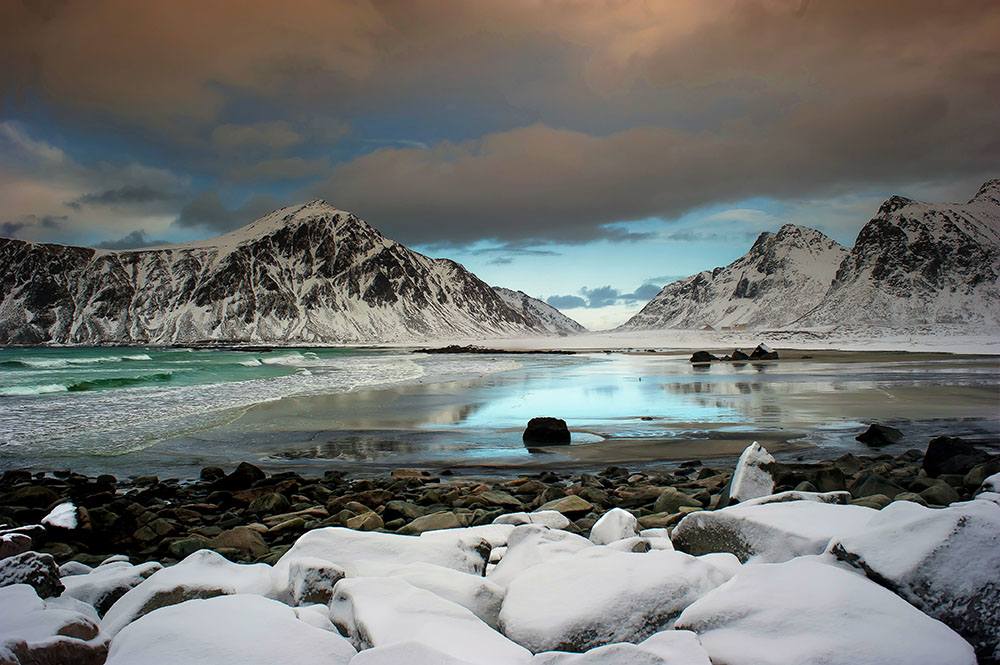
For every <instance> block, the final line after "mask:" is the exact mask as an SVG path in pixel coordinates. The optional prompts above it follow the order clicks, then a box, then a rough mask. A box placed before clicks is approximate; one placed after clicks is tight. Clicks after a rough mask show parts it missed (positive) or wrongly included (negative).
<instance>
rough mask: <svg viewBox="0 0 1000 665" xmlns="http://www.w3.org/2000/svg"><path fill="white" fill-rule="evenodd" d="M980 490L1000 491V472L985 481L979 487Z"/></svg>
mask: <svg viewBox="0 0 1000 665" xmlns="http://www.w3.org/2000/svg"><path fill="white" fill-rule="evenodd" d="M979 491H980V492H993V493H1000V473H995V474H993V475H992V476H989V477H988V478H987V479H986V480H984V481H983V484H982V485H981V486H980V487H979Z"/></svg>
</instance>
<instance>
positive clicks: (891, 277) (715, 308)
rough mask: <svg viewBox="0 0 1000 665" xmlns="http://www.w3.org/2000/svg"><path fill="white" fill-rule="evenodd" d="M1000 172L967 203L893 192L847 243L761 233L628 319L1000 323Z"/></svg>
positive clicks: (804, 231)
mask: <svg viewBox="0 0 1000 665" xmlns="http://www.w3.org/2000/svg"><path fill="white" fill-rule="evenodd" d="M998 280H1000V180H990V181H989V182H987V183H986V184H985V185H983V187H982V188H981V189H980V190H979V192H978V193H977V194H976V196H975V197H973V199H972V200H971V201H969V202H968V203H966V204H929V203H919V202H916V201H912V200H911V199H907V198H904V197H901V196H893V197H891V198H889V199H888V200H887V201H886V202H885V203H883V204H882V206H881V207H880V208H879V211H878V214H876V216H875V217H874V218H872V219H871V221H869V222H868V223H867V224H866V225H865V226H864V227H863V228H862V229H861V231H860V232H859V234H858V238H857V241H856V243H855V245H854V248H853V249H851V250H847V249H845V248H843V247H842V246H840V245H838V244H837V243H836V242H834V241H833V240H830V239H829V238H827V237H826V236H824V235H823V234H822V233H820V232H819V231H814V230H812V229H808V228H805V227H800V226H792V225H786V226H783V227H782V228H781V230H780V231H778V233H777V234H771V233H763V234H761V236H760V237H759V238H758V239H757V241H756V242H755V243H754V245H753V247H751V248H750V251H749V252H747V254H746V255H744V256H743V257H741V258H739V259H737V260H736V261H734V262H733V263H731V264H729V265H728V266H726V267H724V268H716V269H715V270H713V271H711V272H709V271H705V272H701V273H698V274H697V275H693V276H691V277H688V278H686V279H683V280H680V281H677V282H674V283H672V284H668V285H667V286H665V287H663V289H662V290H661V291H660V293H659V294H657V296H656V297H655V298H653V300H651V301H650V302H649V303H648V304H647V305H646V307H644V308H643V309H642V311H640V312H639V313H638V314H636V315H635V316H634V317H632V318H631V319H630V320H629V321H628V322H626V323H625V324H624V325H623V326H622V329H633V330H634V329H649V328H671V327H672V328H700V327H702V326H705V325H711V326H713V327H716V328H719V327H729V326H746V327H751V328H760V327H791V328H807V327H811V326H829V325H878V326H904V327H905V326H911V325H920V324H941V323H959V324H972V325H974V326H979V327H983V326H986V327H990V328H992V329H995V327H996V326H997V325H998V324H1000V283H998Z"/></svg>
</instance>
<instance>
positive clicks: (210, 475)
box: [199, 466, 226, 483]
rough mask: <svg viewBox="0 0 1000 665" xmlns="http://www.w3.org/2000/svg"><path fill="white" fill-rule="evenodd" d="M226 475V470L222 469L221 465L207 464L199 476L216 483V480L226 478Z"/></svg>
mask: <svg viewBox="0 0 1000 665" xmlns="http://www.w3.org/2000/svg"><path fill="white" fill-rule="evenodd" d="M225 475H226V472H225V471H224V470H222V469H221V468H220V467H217V466H206V467H205V468H203V469H202V470H201V474H200V475H199V478H201V479H202V480H204V481H205V482H209V483H214V482H215V481H216V480H219V479H220V478H224V477H225Z"/></svg>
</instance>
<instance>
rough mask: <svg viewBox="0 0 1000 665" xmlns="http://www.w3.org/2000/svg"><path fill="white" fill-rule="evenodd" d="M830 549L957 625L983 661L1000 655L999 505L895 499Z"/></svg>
mask: <svg viewBox="0 0 1000 665" xmlns="http://www.w3.org/2000/svg"><path fill="white" fill-rule="evenodd" d="M903 504H907V505H903ZM830 549H831V551H832V553H833V554H834V555H835V556H836V557H837V558H838V559H841V560H843V561H846V562H848V563H850V564H852V565H854V566H857V567H858V568H860V569H862V570H863V571H864V572H865V574H867V575H868V576H869V577H870V578H871V579H872V580H874V581H876V582H878V583H880V584H882V585H884V586H886V587H887V588H889V589H891V590H892V591H895V592H896V593H897V594H899V595H900V596H901V597H902V598H904V599H905V600H907V601H908V602H909V603H911V604H912V605H913V606H914V607H917V608H918V609H921V610H923V611H924V612H926V613H927V614H928V615H930V616H932V617H934V618H935V619H939V620H941V621H943V622H944V623H946V624H948V625H949V626H951V628H953V629H954V630H955V631H957V632H958V633H959V634H961V635H962V636H963V637H964V638H965V639H966V640H968V641H969V642H970V643H971V644H972V645H973V646H974V647H975V648H976V650H977V653H978V654H979V658H980V661H981V662H1000V506H998V505H997V504H995V503H992V502H988V501H969V502H966V503H954V504H952V505H951V506H949V507H948V508H943V509H930V508H924V507H923V506H920V505H919V504H914V503H912V502H909V501H897V502H895V503H891V504H889V505H888V506H886V507H885V508H884V509H883V510H881V511H880V512H879V513H877V514H876V515H875V517H873V518H872V520H871V521H870V522H869V524H868V526H867V528H866V529H864V530H863V531H860V532H856V533H854V534H851V535H848V536H845V537H843V538H841V539H839V540H838V541H835V542H833V543H831V546H830Z"/></svg>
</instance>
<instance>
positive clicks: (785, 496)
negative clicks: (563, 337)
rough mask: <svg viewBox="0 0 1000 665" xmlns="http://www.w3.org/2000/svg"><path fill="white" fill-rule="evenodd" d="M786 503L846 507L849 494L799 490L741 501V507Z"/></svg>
mask: <svg viewBox="0 0 1000 665" xmlns="http://www.w3.org/2000/svg"><path fill="white" fill-rule="evenodd" d="M786 501H816V502H818V503H837V504H841V505H847V504H848V503H850V502H851V493H850V492H845V491H837V492H801V491H799V490H788V491H787V492H778V493H777V494H768V495H767V496H761V497H758V498H756V499H748V500H746V501H741V502H740V505H741V506H762V505H764V504H766V503H784V502H786Z"/></svg>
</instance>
